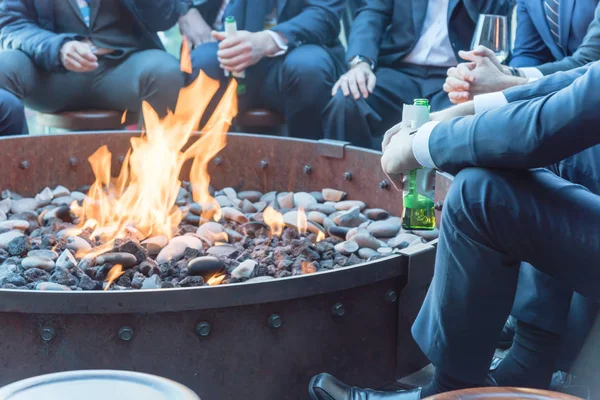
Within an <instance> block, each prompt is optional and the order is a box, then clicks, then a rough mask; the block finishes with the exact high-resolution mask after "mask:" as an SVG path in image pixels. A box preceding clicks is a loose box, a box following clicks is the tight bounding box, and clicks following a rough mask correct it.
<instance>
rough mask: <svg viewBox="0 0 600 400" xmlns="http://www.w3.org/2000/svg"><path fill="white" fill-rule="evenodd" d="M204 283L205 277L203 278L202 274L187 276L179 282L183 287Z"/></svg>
mask: <svg viewBox="0 0 600 400" xmlns="http://www.w3.org/2000/svg"><path fill="white" fill-rule="evenodd" d="M203 285H204V278H202V277H201V276H186V277H185V278H183V280H182V281H181V282H179V286H181V287H195V286H203Z"/></svg>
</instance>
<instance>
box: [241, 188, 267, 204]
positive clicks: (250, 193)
mask: <svg viewBox="0 0 600 400" xmlns="http://www.w3.org/2000/svg"><path fill="white" fill-rule="evenodd" d="M237 197H238V199H240V200H248V201H250V202H252V203H256V202H257V201H259V200H260V198H261V197H262V193H261V192H257V191H256V190H245V191H243V192H239V193H238V195H237Z"/></svg>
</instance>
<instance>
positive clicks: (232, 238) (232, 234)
mask: <svg viewBox="0 0 600 400" xmlns="http://www.w3.org/2000/svg"><path fill="white" fill-rule="evenodd" d="M225 233H226V234H227V237H228V238H229V242H230V243H234V242H239V241H240V240H242V239H244V235H242V234H241V233H239V232H238V231H236V230H233V229H225Z"/></svg>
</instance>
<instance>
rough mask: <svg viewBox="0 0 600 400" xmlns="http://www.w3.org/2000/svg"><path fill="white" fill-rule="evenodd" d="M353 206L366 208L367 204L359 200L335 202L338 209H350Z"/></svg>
mask: <svg viewBox="0 0 600 400" xmlns="http://www.w3.org/2000/svg"><path fill="white" fill-rule="evenodd" d="M353 207H358V208H360V209H361V210H364V209H365V207H367V205H366V204H365V203H364V202H362V201H359V200H345V201H340V202H339V203H336V204H335V209H336V210H338V211H345V210H349V209H351V208H353Z"/></svg>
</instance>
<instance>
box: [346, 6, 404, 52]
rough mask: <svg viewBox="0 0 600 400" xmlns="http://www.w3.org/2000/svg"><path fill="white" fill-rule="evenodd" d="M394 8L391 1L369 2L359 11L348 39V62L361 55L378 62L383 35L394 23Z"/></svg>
mask: <svg viewBox="0 0 600 400" xmlns="http://www.w3.org/2000/svg"><path fill="white" fill-rule="evenodd" d="M393 7H394V6H393V2H392V1H391V0H384V1H381V0H378V1H367V2H366V5H364V6H363V7H362V8H361V9H360V10H359V11H358V13H357V15H356V18H355V19H354V22H353V23H352V30H351V31H350V38H349V39H348V51H347V60H348V61H349V60H351V59H352V58H354V57H355V56H359V55H360V56H364V57H367V58H369V59H371V60H373V61H374V62H377V59H378V58H379V48H380V46H381V40H382V38H383V34H384V32H385V31H386V29H387V27H388V26H389V24H390V23H391V21H392V14H393Z"/></svg>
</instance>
